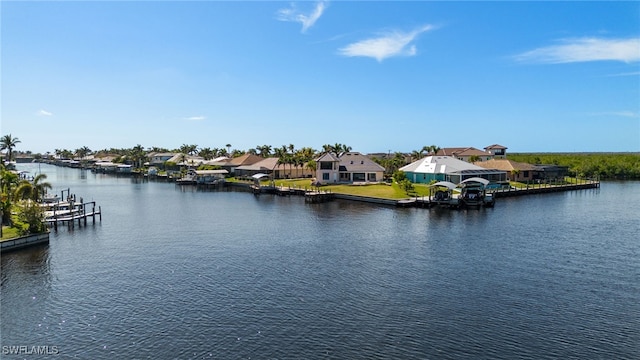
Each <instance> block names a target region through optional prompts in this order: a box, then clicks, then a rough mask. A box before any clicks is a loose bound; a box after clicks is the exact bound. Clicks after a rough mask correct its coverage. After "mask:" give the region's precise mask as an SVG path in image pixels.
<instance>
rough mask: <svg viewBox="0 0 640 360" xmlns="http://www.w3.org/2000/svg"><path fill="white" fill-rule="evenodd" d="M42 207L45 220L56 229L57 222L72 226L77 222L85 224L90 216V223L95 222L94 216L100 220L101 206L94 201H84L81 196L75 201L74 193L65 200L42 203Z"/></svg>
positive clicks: (79, 224) (80, 224)
mask: <svg viewBox="0 0 640 360" xmlns="http://www.w3.org/2000/svg"><path fill="white" fill-rule="evenodd" d="M42 207H43V209H44V217H45V222H46V223H47V224H48V225H49V227H53V228H54V230H58V224H67V225H68V226H69V227H74V225H75V223H76V222H77V223H78V226H82V225H83V224H84V225H85V226H86V225H87V219H88V218H91V220H92V223H93V224H95V223H96V216H97V217H98V221H102V207H100V206H99V205H97V204H96V202H95V201H88V202H84V201H83V200H82V198H80V201H79V202H76V197H75V195H69V196H68V197H67V201H58V202H49V203H44V204H42Z"/></svg>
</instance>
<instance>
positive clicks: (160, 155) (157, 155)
mask: <svg viewBox="0 0 640 360" xmlns="http://www.w3.org/2000/svg"><path fill="white" fill-rule="evenodd" d="M176 155H179V153H173V152H151V153H149V155H147V157H148V158H149V163H148V164H146V165H149V166H156V167H159V168H164V163H165V162H167V161H169V159H171V158H172V157H174V156H176Z"/></svg>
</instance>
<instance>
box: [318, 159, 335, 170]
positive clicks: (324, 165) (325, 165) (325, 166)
mask: <svg viewBox="0 0 640 360" xmlns="http://www.w3.org/2000/svg"><path fill="white" fill-rule="evenodd" d="M320 170H333V163H332V162H330V161H321V162H320Z"/></svg>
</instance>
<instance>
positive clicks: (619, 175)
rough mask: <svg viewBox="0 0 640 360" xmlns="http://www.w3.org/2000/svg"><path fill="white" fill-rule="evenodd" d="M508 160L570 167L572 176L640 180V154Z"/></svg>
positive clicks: (554, 155)
mask: <svg viewBox="0 0 640 360" xmlns="http://www.w3.org/2000/svg"><path fill="white" fill-rule="evenodd" d="M507 158H508V159H510V160H513V161H518V162H525V163H529V164H553V165H562V166H568V167H569V172H570V173H571V175H572V176H578V177H586V178H596V177H597V178H600V179H621V180H622V179H628V180H638V179H640V153H512V154H508V155H507Z"/></svg>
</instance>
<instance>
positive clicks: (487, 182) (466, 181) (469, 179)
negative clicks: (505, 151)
mask: <svg viewBox="0 0 640 360" xmlns="http://www.w3.org/2000/svg"><path fill="white" fill-rule="evenodd" d="M468 182H478V183H481V184H482V185H484V186H487V185H489V180H487V179H483V178H479V177H472V178H468V179H466V180H462V181H461V182H460V184H464V183H468Z"/></svg>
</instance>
